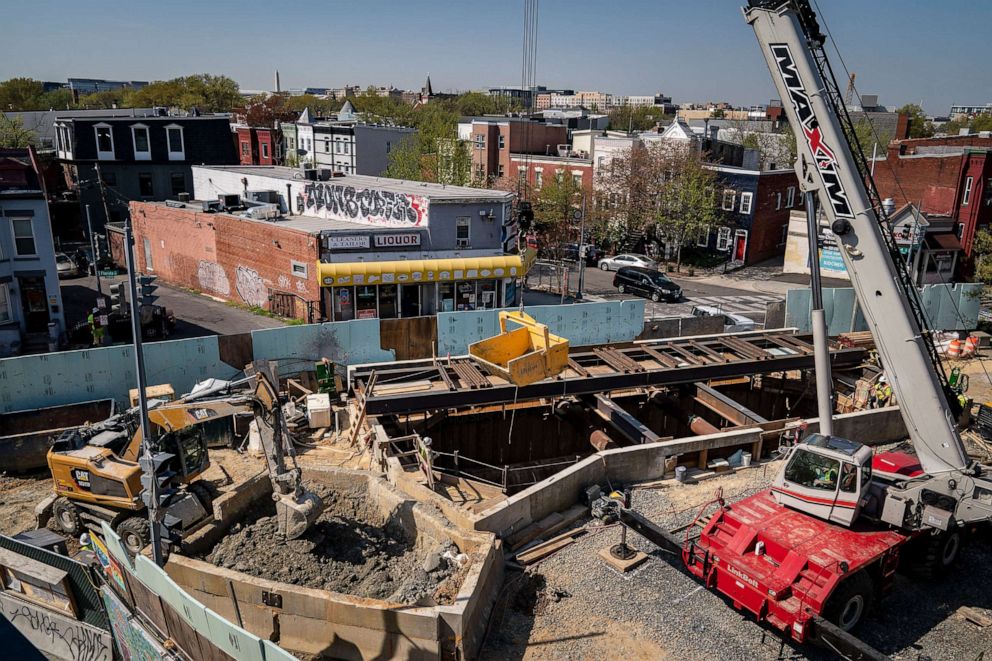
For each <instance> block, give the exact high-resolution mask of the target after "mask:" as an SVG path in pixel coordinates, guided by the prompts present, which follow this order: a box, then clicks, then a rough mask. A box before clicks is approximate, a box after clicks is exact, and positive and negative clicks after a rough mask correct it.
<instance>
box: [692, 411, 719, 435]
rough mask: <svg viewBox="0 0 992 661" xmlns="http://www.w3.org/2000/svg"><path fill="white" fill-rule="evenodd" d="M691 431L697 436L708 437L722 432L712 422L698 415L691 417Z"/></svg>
mask: <svg viewBox="0 0 992 661" xmlns="http://www.w3.org/2000/svg"><path fill="white" fill-rule="evenodd" d="M689 429H691V430H692V433H693V434H695V435H696V436H706V435H707V434H719V433H720V430H719V429H718V428H717V427H716V426H715V425H713V424H712V423H710V422H707V421H706V420H703V419H702V418H700V417H699V416H698V415H691V416H689Z"/></svg>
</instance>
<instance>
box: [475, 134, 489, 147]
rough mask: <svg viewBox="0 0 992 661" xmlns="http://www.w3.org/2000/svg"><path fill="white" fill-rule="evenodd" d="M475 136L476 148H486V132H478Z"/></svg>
mask: <svg viewBox="0 0 992 661" xmlns="http://www.w3.org/2000/svg"><path fill="white" fill-rule="evenodd" d="M473 137H474V138H475V148H476V149H485V148H486V134H485V133H476V134H475V135H474V136H473Z"/></svg>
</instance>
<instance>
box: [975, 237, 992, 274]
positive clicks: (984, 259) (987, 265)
mask: <svg viewBox="0 0 992 661" xmlns="http://www.w3.org/2000/svg"><path fill="white" fill-rule="evenodd" d="M971 256H972V259H974V260H975V279H976V280H978V281H979V282H983V283H985V284H986V285H990V284H992V232H990V231H989V230H988V229H987V228H986V229H983V230H979V231H978V232H976V233H975V240H974V243H973V244H972V246H971Z"/></svg>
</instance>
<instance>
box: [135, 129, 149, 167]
mask: <svg viewBox="0 0 992 661" xmlns="http://www.w3.org/2000/svg"><path fill="white" fill-rule="evenodd" d="M131 137H132V138H133V139H134V160H136V161H150V160H152V148H151V143H149V142H148V127H147V126H145V125H143V124H135V125H134V126H132V127H131Z"/></svg>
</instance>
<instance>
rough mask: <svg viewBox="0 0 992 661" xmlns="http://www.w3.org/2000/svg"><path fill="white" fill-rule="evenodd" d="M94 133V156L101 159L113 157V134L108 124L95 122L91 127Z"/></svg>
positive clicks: (111, 158)
mask: <svg viewBox="0 0 992 661" xmlns="http://www.w3.org/2000/svg"><path fill="white" fill-rule="evenodd" d="M93 131H94V132H95V134H96V157H97V158H99V159H101V160H113V159H114V134H113V132H112V131H111V129H110V125H109V124H97V125H96V126H94V127H93Z"/></svg>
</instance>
